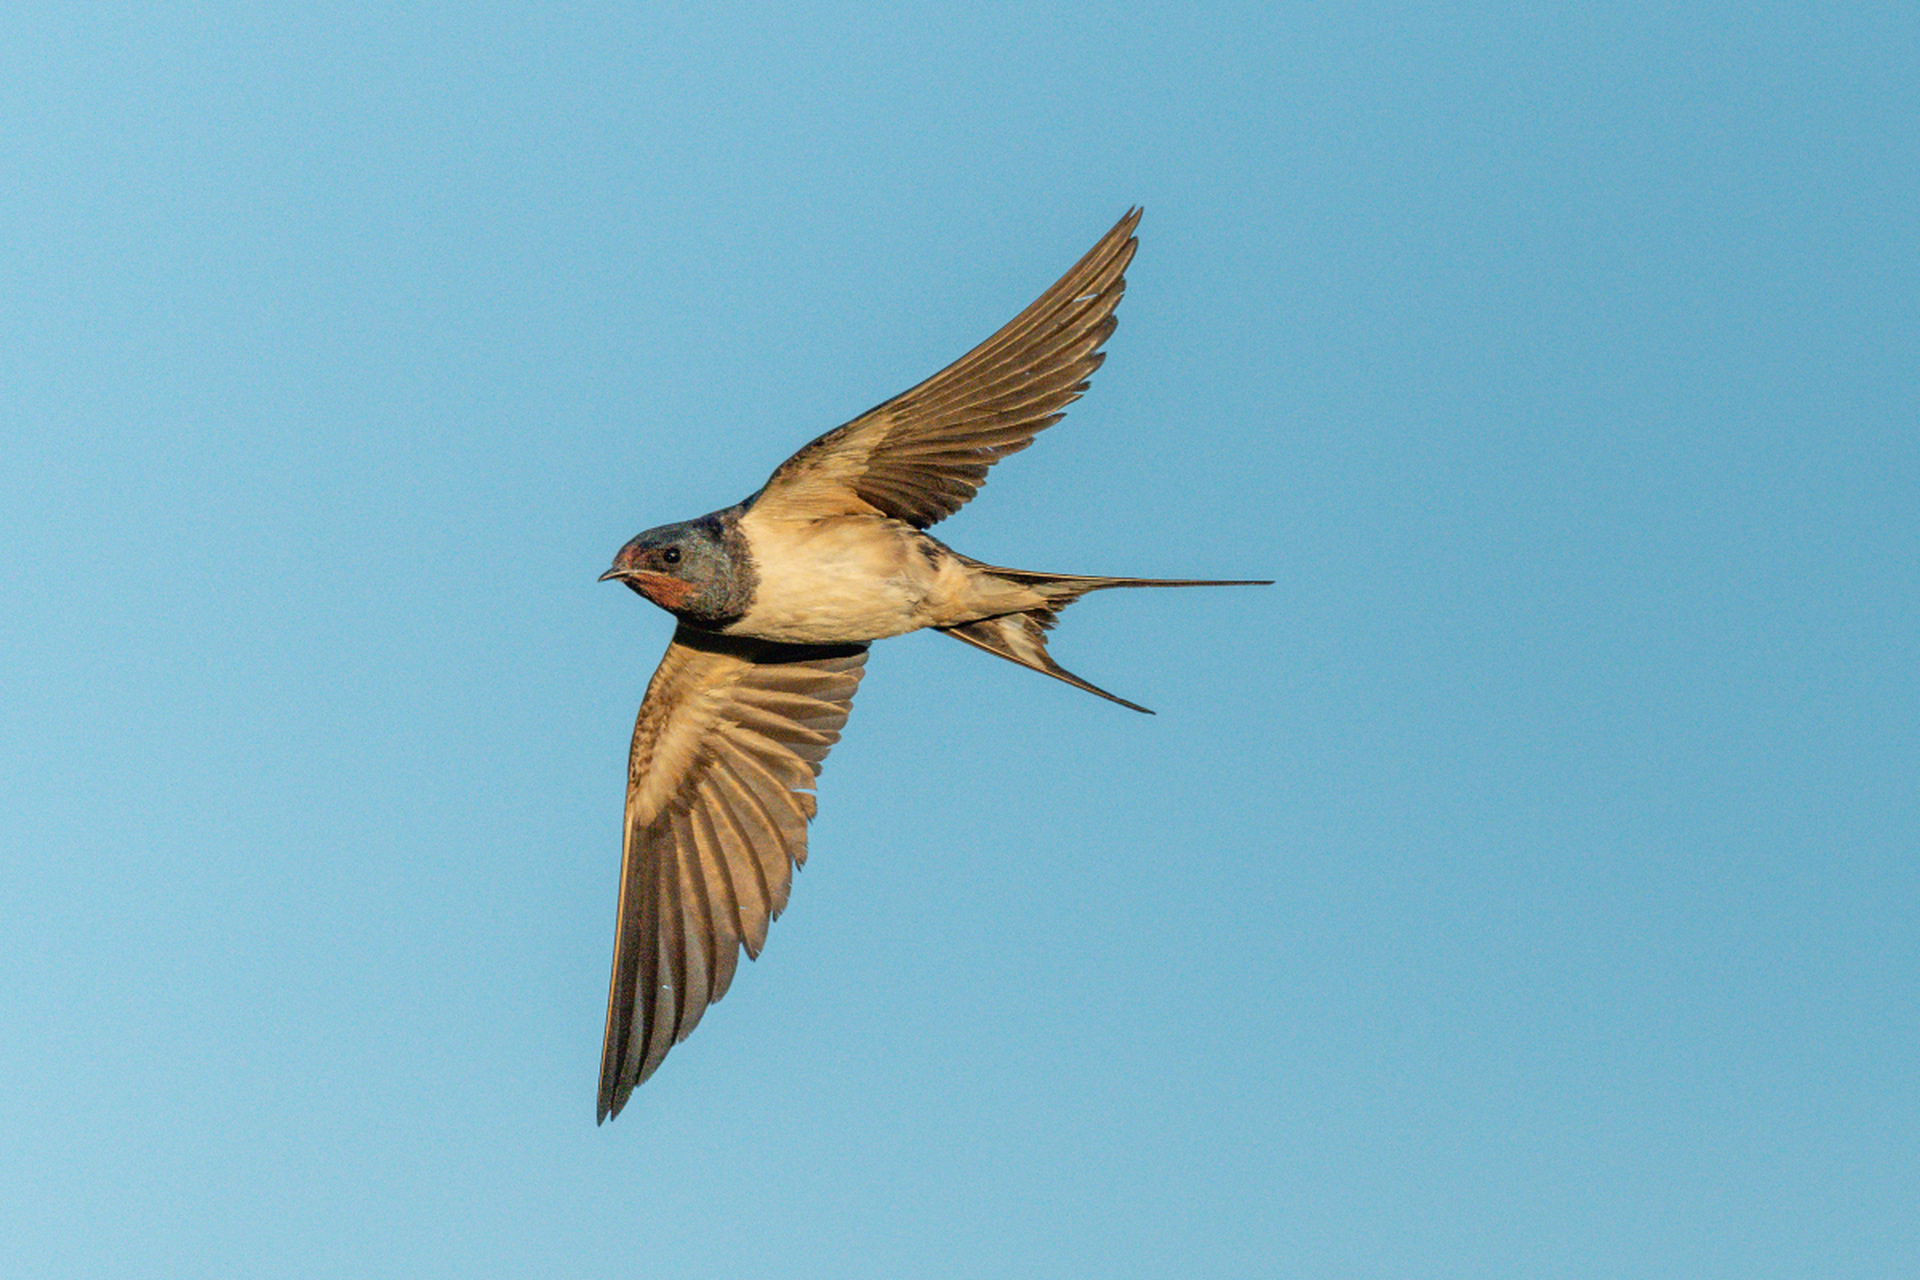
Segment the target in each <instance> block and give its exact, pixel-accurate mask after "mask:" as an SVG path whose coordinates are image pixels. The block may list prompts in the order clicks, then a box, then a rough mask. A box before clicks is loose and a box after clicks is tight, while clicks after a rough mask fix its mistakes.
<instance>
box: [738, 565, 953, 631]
mask: <svg viewBox="0 0 1920 1280" xmlns="http://www.w3.org/2000/svg"><path fill="white" fill-rule="evenodd" d="M917 604H918V601H917V599H916V596H915V594H914V592H912V591H911V590H909V589H906V584H903V583H901V582H898V581H897V580H892V579H880V580H874V579H871V578H862V577H860V576H858V575H842V574H833V573H822V574H814V575H809V576H806V577H788V578H784V579H781V580H779V581H778V582H774V583H771V584H770V583H769V582H768V580H767V579H766V578H762V579H761V580H760V589H759V591H758V592H756V593H755V596H754V601H753V606H752V608H750V609H749V610H748V611H747V613H746V615H745V616H743V617H742V618H740V619H739V621H737V622H735V623H733V624H732V625H730V626H729V627H727V631H728V632H729V633H730V634H733V635H746V636H754V637H756V638H758V639H761V640H779V641H783V642H785V643H788V644H841V643H851V642H856V641H866V640H879V639H881V638H883V637H885V636H897V635H901V634H903V633H904V632H908V631H912V630H914V629H915V628H917V627H921V626H924V625H925V623H923V622H921V621H919V620H918V619H919V614H920V610H919V609H918V608H917V607H916V606H917Z"/></svg>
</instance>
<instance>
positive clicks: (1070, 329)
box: [599, 209, 1266, 1121]
mask: <svg viewBox="0 0 1920 1280" xmlns="http://www.w3.org/2000/svg"><path fill="white" fill-rule="evenodd" d="M1139 221H1140V210H1138V209H1133V210H1130V211H1128V213H1127V215H1126V216H1125V217H1123V218H1121V219H1120V221H1119V223H1118V224H1116V225H1115V226H1114V228H1113V230H1111V231H1109V232H1107V234H1106V235H1104V236H1102V237H1101V239H1100V242H1099V243H1098V244H1096V245H1094V246H1093V248H1092V249H1091V250H1089V251H1088V252H1087V255H1086V256H1085V257H1083V258H1081V259H1080V261H1079V262H1077V263H1075V264H1074V266H1073V268H1072V269H1071V270H1069V271H1068V272H1067V273H1066V274H1065V275H1064V276H1062V277H1061V278H1060V279H1059V280H1058V281H1057V282H1056V283H1055V284H1054V285H1053V287H1052V288H1050V289H1048V290H1047V291H1046V292H1045V293H1043V294H1041V295H1040V297H1039V298H1038V299H1036V300H1035V301H1034V303H1033V305H1032V306H1030V307H1028V308H1027V309H1026V310H1025V311H1022V312H1021V313H1020V314H1019V315H1017V316H1015V317H1014V318H1013V319H1012V320H1011V321H1010V322H1008V324H1007V325H1006V326H1005V327H1004V328H1002V329H1001V330H1000V331H999V332H998V333H996V334H994V335H993V336H992V337H991V338H988V339H987V340H986V341H985V342H983V343H981V344H980V345H979V346H977V347H975V348H974V349H973V350H972V351H969V352H968V353H967V354H966V355H964V356H962V357H960V359H959V360H957V361H955V362H954V363H953V364H950V365H948V366H947V367H946V368H945V369H942V370H941V371H940V372H939V373H936V374H934V375H933V376H932V377H931V378H928V379H927V380H926V381H925V382H922V383H921V384H920V385H918V386H916V387H914V388H912V389H911V390H908V391H905V392H902V393H901V394H900V395H897V396H895V397H894V398H893V399H891V400H888V401H887V402H886V403H884V404H882V405H880V406H878V407H877V408H874V409H870V410H868V411H867V412H866V413H863V414H861V415H860V416H859V417H857V418H855V419H854V420H853V421H851V422H849V423H847V424H846V425H845V426H842V427H838V428H836V429H834V430H832V431H829V432H827V433H826V434H825V435H823V436H821V437H820V438H819V439H817V440H814V441H813V442H812V443H811V444H808V445H807V446H806V447H804V448H802V449H801V450H800V451H799V452H798V453H796V454H794V455H793V456H792V457H791V458H788V459H787V460H786V461H785V462H783V463H781V464H780V466H779V468H778V469H777V470H775V471H774V473H773V475H772V476H771V477H770V478H769V479H768V480H767V483H766V484H765V485H763V486H762V487H761V488H760V490H759V491H758V492H757V493H755V494H753V495H752V496H751V497H748V498H747V499H745V500H744V501H742V502H740V503H738V504H736V505H734V506H731V507H728V508H727V509H725V510H724V511H715V512H713V513H712V514H710V515H704V516H701V517H699V518H698V519H694V520H684V521H681V522H680V523H678V524H668V525H662V526H660V527H659V528H657V529H649V530H647V531H646V532H645V533H642V534H640V535H639V536H638V537H636V538H634V539H633V540H632V541H631V542H629V543H627V544H626V546H624V547H622V548H621V549H620V553H619V554H618V555H617V556H616V557H614V561H613V567H612V568H611V569H608V570H607V572H606V573H605V574H603V575H601V580H602V581H605V580H607V579H609V578H611V579H613V580H615V581H619V582H624V583H625V584H626V585H627V586H629V587H631V588H633V590H634V591H636V592H638V593H639V594H641V595H643V596H645V597H646V598H647V599H649V600H651V601H652V602H653V603H655V604H657V605H659V606H660V607H661V608H662V609H665V610H666V611H667V612H669V613H671V614H673V615H674V617H675V618H677V619H678V620H679V625H678V626H677V627H676V628H675V630H674V635H673V641H672V643H671V644H669V645H668V647H667V653H666V656H665V657H664V658H663V659H662V660H661V662H660V667H659V670H657V671H655V672H654V675H653V679H652V681H651V682H650V683H649V684H648V685H647V693H646V697H645V699H644V700H643V701H642V702H641V704H640V715H639V718H638V720H637V721H636V723H635V724H634V729H633V749H632V753H631V755H630V756H629V757H628V764H627V812H626V838H625V849H624V852H623V854H622V859H621V867H620V909H619V918H618V923H617V925H616V931H615V934H614V947H613V982H612V987H611V990H610V991H609V993H608V997H607V1030H606V1042H605V1047H604V1049H603V1051H602V1056H601V1063H600V1101H599V1118H600V1120H601V1121H605V1120H606V1119H607V1118H608V1117H609V1116H614V1115H618V1114H619V1112H620V1109H621V1108H622V1107H623V1106H625V1105H626V1102H627V1098H628V1097H629V1096H630V1095H631V1094H632V1093H633V1090H634V1088H635V1087H636V1086H638V1085H639V1084H640V1083H641V1082H642V1081H644V1080H646V1079H647V1077H649V1076H651V1075H652V1074H653V1073H654V1071H655V1069H656V1068H658V1067H659V1065H660V1063H661V1060H662V1059H663V1058H665V1057H666V1055H667V1050H668V1049H670V1048H671V1047H672V1046H673V1045H675V1044H677V1043H679V1042H680V1041H681V1040H684V1039H685V1038H686V1037H687V1034H688V1033H689V1032H691V1031H692V1030H693V1028H694V1027H695V1026H696V1025H697V1024H698V1023H699V1021H700V1017H701V1015H702V1014H703V1013H705V1012H706V1008H707V1006H708V1005H709V1004H712V1003H713V1002H714V1001H716V1000H718V999H720V997H721V996H723V995H725V994H726V992H727V988H728V986H729V985H731V984H732V982H733V975H734V968H735V966H736V964H737V963H738V961H739V955H740V951H741V949H742V948H744V949H745V950H746V953H747V955H748V956H749V957H750V958H751V957H757V956H758V955H759V954H760V948H761V947H762V946H763V945H764V944H765V942H766V939H767V925H768V923H769V922H770V921H772V920H773V919H774V918H775V917H777V916H778V915H779V914H780V912H781V910H782V909H783V908H784V907H785V906H786V905H787V892H788V889H789V887H790V886H791V884H792V880H793V868H794V867H795V866H796V865H798V864H800V863H802V862H804V861H805V860H806V856H807V822H808V820H809V819H811V818H812V817H813V815H814V796H813V786H814V779H815V778H816V777H817V776H818V775H819V773H820V766H821V762H822V761H823V760H825V759H826V755H827V752H828V751H829V750H830V749H831V748H832V746H833V744H834V743H835V742H837V741H839V738H840V730H841V728H842V726H844V725H845V724H846V721H847V712H848V709H849V708H850V707H851V706H852V703H853V693H854V689H855V688H856V687H857V686H858V685H859V683H860V676H861V671H862V666H863V664H864V663H865V662H866V658H867V646H868V645H869V644H870V643H872V642H873V641H875V640H880V639H884V638H886V637H887V636H897V635H901V634H903V633H905V632H908V631H917V630H919V629H921V628H923V627H932V628H934V629H935V630H938V631H941V632H944V633H945V634H947V635H950V636H952V637H954V638H955V639H956V640H964V641H965V642H966V643H968V644H970V645H972V646H974V647H975V648H977V649H984V650H986V651H987V652H988V653H991V654H995V655H997V656H999V657H1002V658H1006V659H1009V660H1010V661H1013V662H1017V663H1019V664H1020V665H1022V666H1025V667H1031V668H1032V669H1033V670H1035V671H1040V672H1043V673H1045V674H1047V675H1050V676H1052V677H1054V678H1055V679H1058V680H1064V681H1066V682H1067V683H1068V684H1071V685H1073V686H1074V687H1075V688H1079V689H1085V690H1086V691H1087V692H1089V693H1094V694H1098V695H1099V696H1100V697H1102V698H1106V699H1108V700H1109V701H1112V702H1117V703H1119V704H1120V705H1121V706H1123V707H1130V708H1132V709H1133V710H1135V711H1146V708H1145V707H1142V706H1139V705H1137V704H1135V703H1132V702H1129V701H1127V700H1126V699H1125V698H1121V697H1116V696H1115V695H1114V694H1111V693H1108V692H1107V691H1106V690H1105V689H1099V688H1096V687H1094V686H1093V685H1091V684H1089V683H1087V682H1086V681H1085V680H1082V679H1081V678H1080V677H1079V676H1076V675H1074V674H1073V673H1072V672H1069V671H1067V670H1065V669H1063V668H1062V667H1060V666H1059V664H1057V663H1056V662H1054V660H1053V659H1052V657H1050V656H1049V655H1048V653H1047V632H1048V630H1049V629H1051V628H1052V626H1053V625H1054V621H1055V619H1056V618H1057V617H1058V616H1059V613H1060V611H1061V610H1062V609H1064V608H1066V607H1067V606H1068V605H1070V604H1072V603H1073V602H1074V601H1075V600H1078V599H1079V598H1080V597H1081V596H1083V595H1085V594H1087V593H1088V592H1089V591H1100V590H1104V589H1105V588H1108V587H1202V586H1261V585H1266V584H1265V583H1263V582H1242V581H1232V582H1224V581H1203V580H1198V579H1158V578H1106V577H1087V576H1082V575H1075V574H1062V573H1035V572H1031V571H1029V570H1024V569H1006V568H1001V567H998V566H995V565H989V564H983V563H981V562H980V561H978V560H974V559H970V558H969V557H967V556H964V555H961V554H960V553H959V552H957V551H955V550H953V549H952V548H951V547H949V546H947V545H946V544H945V543H942V542H940V541H938V540H937V539H935V538H933V537H931V536H930V535H929V534H928V533H927V532H926V530H927V527H928V526H929V525H932V524H934V523H936V522H938V521H940V520H943V519H945V518H946V517H948V516H950V515H952V514H953V513H954V512H956V511H958V510H959V509H960V507H961V506H962V505H963V504H964V503H965V502H966V501H967V500H968V499H969V498H971V497H973V495H974V494H975V492H977V491H978V490H979V488H980V486H981V485H983V484H985V483H986V475H987V468H989V467H991V466H992V465H993V464H994V463H996V462H998V461H999V460H1000V459H1002V458H1004V457H1006V456H1007V455H1008V454H1010V453H1017V452H1019V451H1020V450H1021V449H1024V448H1026V447H1027V446H1028V445H1029V444H1031V443H1033V437H1034V436H1035V435H1036V434H1037V433H1038V432H1040V431H1041V430H1043V429H1045V428H1047V427H1050V426H1052V425H1053V424H1054V423H1056V422H1058V421H1059V420H1060V418H1061V416H1062V411H1063V410H1064V409H1065V408H1066V407H1067V406H1068V405H1069V404H1071V403H1073V402H1074V401H1075V400H1077V399H1079V398H1080V394H1081V392H1083V391H1085V390H1086V389H1087V379H1088V376H1089V375H1091V374H1092V373H1093V371H1094V370H1095V369H1097V368H1099V367H1100V363H1101V361H1102V360H1103V359H1105V357H1104V356H1103V355H1102V354H1101V351H1100V347H1101V344H1102V343H1104V342H1105V341H1106V340H1107V338H1108V336H1109V335H1111V334H1112V333H1113V329H1114V324H1115V319H1114V314H1113V312H1114V308H1115V307H1116V306H1117V305H1119V302H1120V295H1121V293H1122V292H1123V291H1124V290H1125V288H1126V278H1125V272H1126V269H1127V264H1128V263H1129V262H1131V261H1132V260H1133V254H1134V249H1135V247H1136V245H1137V243H1138V242H1137V241H1136V240H1135V238H1134V228H1135V227H1136V226H1137V225H1138V224H1139Z"/></svg>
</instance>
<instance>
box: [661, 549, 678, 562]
mask: <svg viewBox="0 0 1920 1280" xmlns="http://www.w3.org/2000/svg"><path fill="white" fill-rule="evenodd" d="M660 563H661V564H679V563H680V548H678V547H667V548H665V549H664V550H662V551H661V552H660Z"/></svg>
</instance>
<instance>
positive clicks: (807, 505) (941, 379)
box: [752, 209, 1140, 529]
mask: <svg viewBox="0 0 1920 1280" xmlns="http://www.w3.org/2000/svg"><path fill="white" fill-rule="evenodd" d="M1139 222H1140V210H1138V209H1132V210H1129V211H1128V213H1127V216H1126V217H1124V218H1122V219H1120V221H1119V223H1118V224H1116V225H1115V226H1114V228H1113V230H1111V231H1109V232H1107V234H1106V235H1105V236H1103V237H1101V239H1100V243H1098V244H1096V245H1094V246H1093V248H1092V249H1090V250H1088V251H1087V256H1086V257H1084V258H1082V259H1080V261H1079V262H1077V263H1075V264H1074V266H1073V269H1072V270H1071V271H1068V272H1067V274H1066V275H1064V276H1062V277H1060V279H1059V280H1058V281H1057V282H1055V284H1054V286H1053V287H1052V288H1051V289H1048V290H1047V291H1046V292H1045V293H1043V294H1041V295H1040V296H1039V298H1038V299H1036V300H1035V301H1034V303H1033V305H1032V306H1030V307H1028V308H1027V309H1026V310H1025V311H1022V312H1021V313H1020V314H1019V315H1017V316H1015V317H1014V318H1013V319H1012V320H1011V321H1009V322H1008V323H1007V325H1006V327H1005V328H1003V329H1001V330H1000V332H998V333H996V334H994V335H993V336H992V337H991V338H988V339H987V340H986V341H985V342H983V343H981V344H980V345H979V346H977V347H975V348H974V349H973V350H972V351H969V352H968V353H967V354H966V355H964V356H961V357H960V359H958V360H956V361H954V362H953V363H952V364H950V365H948V366H947V367H946V368H944V369H942V370H941V371H940V372H939V373H936V374H934V375H933V376H932V377H931V378H928V379H927V380H926V381H925V382H923V383H921V384H920V385H919V386H917V387H914V388H913V389H912V390H910V391H904V392H902V393H901V394H899V395H897V396H895V397H894V398H893V399H891V400H889V401H887V402H886V403H885V404H883V405H880V406H878V407H877V408H873V409H869V410H868V411H867V412H865V413H863V414H861V415H860V416H859V417H857V418H855V419H854V420H853V421H852V422H849V423H847V424H846V425H845V426H843V427H836V428H835V429H833V430H832V431H829V432H827V433H826V434H825V435H823V436H821V437H820V438H819V439H817V440H815V441H813V442H812V443H811V444H809V445H807V446H806V447H805V448H803V449H801V450H800V452H798V453H796V454H794V455H793V456H792V457H791V458H788V459H787V460H786V461H785V462H783V463H781V464H780V467H779V469H778V470H777V471H775V472H774V473H773V476H772V478H771V479H769V480H768V481H767V484H766V487H765V488H764V489H762V490H761V491H760V493H759V494H758V495H756V497H755V498H754V499H753V500H752V504H753V505H754V506H755V507H758V508H760V509H762V510H763V511H765V513H766V514H768V515H774V516H780V517H789V518H795V519H805V518H812V517H816V516H829V515H864V514H873V513H875V512H878V513H880V514H883V515H889V516H892V517H894V518H895V519H897V520H904V521H906V522H907V523H908V524H910V525H913V526H914V527H915V528H919V529H924V528H926V527H927V526H928V525H930V524H933V523H935V522H936V521H939V520H944V519H945V518H946V517H948V516H950V515H952V514H953V513H954V512H956V511H958V510H959V509H960V508H961V506H962V505H963V504H965V502H966V501H967V500H968V499H969V498H971V497H973V495H974V494H975V493H976V492H977V491H978V490H979V488H980V486H981V485H983V484H985V483H986V476H987V468H988V467H991V466H992V465H993V464H994V463H996V462H998V461H1000V459H1002V458H1004V457H1006V456H1007V455H1008V454H1010V453H1018V452H1019V451H1020V450H1022V449H1024V448H1026V447H1027V446H1028V445H1030V444H1032V443H1033V437H1034V436H1035V435H1036V434H1037V433H1038V432H1040V431H1042V430H1044V429H1045V428H1047V427H1050V426H1052V425H1053V424H1054V423H1056V422H1058V421H1060V419H1061V417H1062V416H1063V413H1064V411H1065V409H1066V407H1067V406H1068V405H1070V404H1072V403H1073V402H1074V401H1075V400H1078V399H1079V398H1080V393H1081V392H1083V391H1085V390H1086V389H1087V379H1088V378H1089V377H1090V376H1091V375H1092V373H1093V371H1094V370H1095V369H1098V368H1099V367H1100V362H1101V361H1102V360H1104V359H1105V358H1106V357H1105V356H1103V355H1102V354H1101V353H1100V345H1101V344H1102V343H1104V342H1105V341H1106V340H1107V337H1108V335H1109V334H1111V333H1112V332H1113V329H1114V325H1115V323H1116V321H1115V319H1114V315H1113V309H1114V308H1115V307H1116V306H1118V305H1119V304H1120V295H1121V294H1122V293H1123V292H1125V290H1126V286H1127V282H1126V276H1125V272H1126V269H1127V264H1128V263H1129V262H1131V261H1132V260H1133V251H1134V248H1135V247H1136V245H1137V244H1138V241H1136V240H1135V239H1134V234H1133V231H1134V228H1135V226H1137V225H1138V224H1139Z"/></svg>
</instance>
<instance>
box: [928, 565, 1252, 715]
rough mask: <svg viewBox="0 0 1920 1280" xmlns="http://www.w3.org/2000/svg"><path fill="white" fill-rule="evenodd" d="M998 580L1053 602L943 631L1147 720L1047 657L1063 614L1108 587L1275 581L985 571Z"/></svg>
mask: <svg viewBox="0 0 1920 1280" xmlns="http://www.w3.org/2000/svg"><path fill="white" fill-rule="evenodd" d="M982 567H983V568H986V569H987V571H988V572H990V573H993V574H995V575H996V576H998V577H1002V578H1009V579H1012V580H1013V581H1015V582H1019V583H1021V584H1023V585H1025V586H1029V587H1032V588H1033V589H1034V590H1036V591H1038V592H1040V593H1041V594H1042V595H1044V596H1045V597H1046V598H1047V604H1046V605H1044V606H1042V607H1041V608H1038V609H1028V610H1026V611H1024V612H1022V613H1003V614H999V615H996V616H995V617H991V618H980V619H978V620H976V621H973V622H963V623H961V624H960V625H959V626H955V627H942V628H940V629H941V630H942V631H944V632H945V633H946V634H947V635H950V636H952V637H953V638H954V639H955V640H964V641H965V642H966V643H968V644H970V645H972V646H973V647H974V648H976V649H984V650H986V651H987V652H988V653H991V654H993V655H994V656H996V657H1000V658H1005V659H1006V660H1007V661H1009V662H1017V663H1019V664H1020V665H1021V666H1023V667H1028V668H1031V669H1032V670H1034V671H1038V672H1040V673H1042V674H1043V675H1049V676H1052V677H1053V678H1054V679H1056V680H1064V681H1066V682H1067V683H1068V684H1070V685H1072V686H1073V687H1074V688H1076V689H1085V690H1086V691H1087V692H1088V693H1092V694H1097V695H1099V696H1100V697H1102V698H1105V699H1106V700H1107V701H1108V702H1117V703H1119V704H1120V705H1121V706H1123V707H1127V708H1129V709H1130V710H1133V711H1139V712H1142V713H1143V714H1146V715H1152V714H1153V712H1151V711H1149V710H1148V709H1147V708H1145V707H1143V706H1141V705H1140V704H1139V703H1137V702H1128V701H1127V700H1126V699H1125V698H1122V697H1119V696H1118V695H1116V694H1111V693H1108V692H1107V691H1106V690H1105V689H1102V688H1101V687H1100V686H1098V685H1096V684H1091V683H1089V682H1087V681H1085V680H1082V679H1081V678H1080V677H1079V676H1077V675H1075V674H1073V672H1071V671H1068V670H1067V669H1066V668H1065V667H1063V666H1061V665H1060V664H1059V663H1057V662H1055V661H1054V660H1053V658H1052V656H1051V655H1049V654H1048V653H1047V632H1049V631H1051V630H1052V629H1053V625H1054V623H1056V622H1057V621H1059V618H1060V610H1062V609H1064V608H1066V607H1067V606H1068V605H1070V604H1072V603H1073V602H1074V601H1075V600H1078V599H1079V598H1080V597H1081V596H1083V595H1086V594H1087V593H1088V592H1089V591H1101V590H1105V589H1106V588H1108V587H1265V586H1271V585H1272V583H1271V582H1270V581H1262V580H1244V579H1231V580H1228V579H1216V578H1100V577H1089V576H1085V575H1079V574H1069V573H1034V572H1031V571H1029V570H1026V569H1001V568H998V567H994V566H982Z"/></svg>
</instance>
